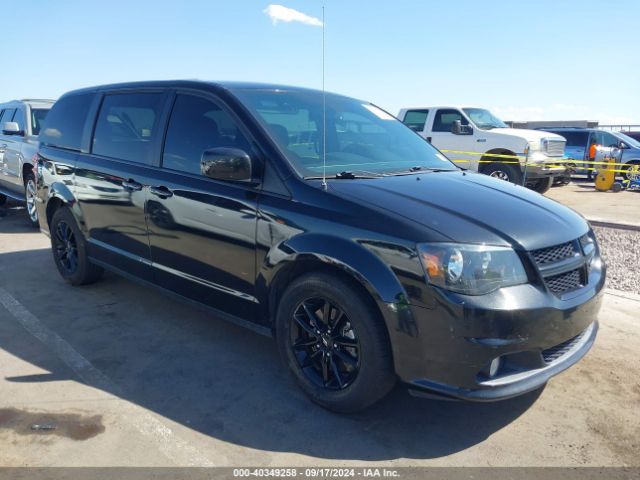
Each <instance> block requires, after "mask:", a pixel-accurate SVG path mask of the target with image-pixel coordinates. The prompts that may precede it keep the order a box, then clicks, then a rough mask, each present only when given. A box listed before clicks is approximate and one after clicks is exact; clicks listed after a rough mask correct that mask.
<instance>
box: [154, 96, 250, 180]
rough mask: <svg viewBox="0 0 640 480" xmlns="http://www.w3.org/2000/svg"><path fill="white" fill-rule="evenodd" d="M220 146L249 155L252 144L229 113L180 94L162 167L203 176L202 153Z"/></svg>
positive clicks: (205, 101)
mask: <svg viewBox="0 0 640 480" xmlns="http://www.w3.org/2000/svg"><path fill="white" fill-rule="evenodd" d="M216 147H232V148H240V149H242V150H244V151H246V152H249V142H248V141H247V140H246V138H245V137H244V135H242V133H240V131H239V129H238V127H237V126H236V124H235V122H234V121H233V119H232V118H231V116H230V115H229V114H228V113H227V112H226V111H224V110H222V109H221V108H220V107H219V106H218V105H216V104H215V103H214V102H212V101H211V100H207V99H206V98H202V97H197V96H194V95H178V96H177V97H176V101H175V103H174V105H173V110H172V111H171V119H170V120H169V128H168V130H167V137H166V139H165V144H164V154H163V156H162V167H163V168H169V169H171V170H178V171H180V172H188V173H195V174H200V159H201V158H202V153H203V152H204V151H205V150H207V149H209V148H216Z"/></svg>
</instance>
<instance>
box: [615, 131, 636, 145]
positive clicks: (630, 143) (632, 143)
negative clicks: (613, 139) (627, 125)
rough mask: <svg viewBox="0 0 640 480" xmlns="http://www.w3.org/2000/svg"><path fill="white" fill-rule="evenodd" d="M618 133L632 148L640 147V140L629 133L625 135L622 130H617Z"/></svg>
mask: <svg viewBox="0 0 640 480" xmlns="http://www.w3.org/2000/svg"><path fill="white" fill-rule="evenodd" d="M616 135H617V136H618V137H619V138H620V140H622V141H623V142H624V143H626V144H627V145H629V146H630V147H631V148H640V142H639V141H637V140H636V139H635V138H631V137H630V136H629V135H625V134H624V133H622V132H616Z"/></svg>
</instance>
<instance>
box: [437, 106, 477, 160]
mask: <svg viewBox="0 0 640 480" xmlns="http://www.w3.org/2000/svg"><path fill="white" fill-rule="evenodd" d="M456 120H460V123H461V124H462V125H469V120H467V117H465V116H464V115H463V114H462V112H460V111H459V110H457V109H453V108H440V109H438V110H436V111H435V114H434V116H433V123H432V128H431V134H430V135H431V143H432V144H433V146H434V147H436V148H437V149H438V150H443V153H444V154H445V156H446V157H447V158H448V159H449V160H451V161H452V162H453V163H455V164H456V165H458V166H459V167H462V168H468V169H469V170H478V165H479V163H478V161H479V160H480V158H481V157H482V155H473V154H470V153H466V152H478V153H482V152H485V151H486V139H485V138H483V137H482V133H483V131H482V130H478V129H477V128H474V129H473V134H472V135H456V134H454V133H452V132H451V129H452V127H453V122H455V121H456ZM460 152H465V153H460Z"/></svg>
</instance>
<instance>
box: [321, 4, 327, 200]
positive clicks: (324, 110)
mask: <svg viewBox="0 0 640 480" xmlns="http://www.w3.org/2000/svg"><path fill="white" fill-rule="evenodd" d="M325 97H326V93H325V89H324V5H322V189H323V190H326V189H327V105H326V98H325Z"/></svg>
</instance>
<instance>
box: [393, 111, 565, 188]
mask: <svg viewBox="0 0 640 480" xmlns="http://www.w3.org/2000/svg"><path fill="white" fill-rule="evenodd" d="M398 118H399V119H400V120H402V122H403V123H404V124H405V125H407V126H408V127H409V128H411V129H412V130H414V131H415V132H417V133H419V134H420V135H421V136H422V137H424V138H426V139H427V141H429V142H430V143H432V144H433V145H434V146H435V147H436V148H438V149H440V150H444V151H445V152H444V153H445V155H446V156H447V157H449V158H450V159H451V160H452V161H453V163H455V164H456V165H458V166H460V167H464V168H468V169H470V170H473V171H476V172H480V173H484V174H486V175H489V176H491V177H496V178H500V179H501V180H506V181H508V182H511V183H517V184H522V182H523V180H524V181H525V183H526V186H527V187H529V188H531V189H533V190H535V191H537V192H538V193H544V192H546V191H547V190H549V188H550V187H551V185H552V184H553V179H554V178H555V177H558V176H562V175H563V174H564V173H565V171H566V168H565V167H564V166H563V164H562V157H563V154H564V139H563V138H562V137H560V136H558V135H551V134H541V133H540V132H538V131H535V130H524V129H517V128H509V127H508V126H507V125H506V124H505V123H504V122H503V121H502V120H500V119H499V118H497V117H496V116H495V115H493V114H492V113H491V112H490V111H489V110H486V109H484V108H475V107H474V108H469V107H457V106H440V107H420V108H403V109H402V110H400V113H399V114H398ZM447 150H452V151H454V152H447ZM464 152H477V153H479V154H467V153H464ZM500 155H508V156H516V155H517V156H519V157H521V158H510V157H501V156H500ZM525 178H526V180H525Z"/></svg>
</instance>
